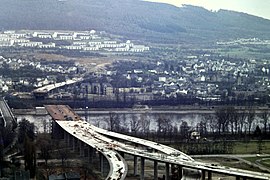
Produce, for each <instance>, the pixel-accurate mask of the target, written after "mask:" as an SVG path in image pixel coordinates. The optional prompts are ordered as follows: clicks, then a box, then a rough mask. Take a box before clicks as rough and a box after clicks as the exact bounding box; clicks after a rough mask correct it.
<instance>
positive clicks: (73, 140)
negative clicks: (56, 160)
mask: <svg viewBox="0 0 270 180" xmlns="http://www.w3.org/2000/svg"><path fill="white" fill-rule="evenodd" d="M76 141H77V138H75V137H72V151H74V152H75V151H76Z"/></svg>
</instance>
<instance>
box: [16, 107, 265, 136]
mask: <svg viewBox="0 0 270 180" xmlns="http://www.w3.org/2000/svg"><path fill="white" fill-rule="evenodd" d="M79 115H80V116H81V117H82V119H86V120H87V121H88V122H89V123H91V124H93V125H95V126H97V127H101V128H104V129H107V128H108V120H109V119H110V116H109V114H89V115H85V114H79ZM160 117H161V118H166V119H170V120H171V125H172V126H173V127H175V126H176V127H178V128H179V126H180V125H181V124H182V122H184V121H185V122H187V124H188V125H189V126H191V127H194V128H195V127H196V126H197V124H198V123H199V122H200V121H201V120H202V119H203V118H204V114H163V115H161V114H152V113H140V112H138V113H137V114H121V113H119V114H118V113H117V114H116V118H118V119H119V121H120V126H123V127H128V128H129V129H130V124H131V121H132V120H138V121H143V120H149V121H150V131H156V130H157V123H156V120H157V119H158V118H160ZM17 118H18V121H20V120H21V119H23V118H25V119H27V120H29V121H30V122H33V123H34V124H35V127H36V131H38V132H44V131H46V132H49V129H50V128H49V127H50V121H51V117H50V116H49V115H43V116H40V115H17ZM257 124H259V125H260V126H261V127H263V125H262V124H261V122H260V118H258V117H256V118H255V120H254V125H253V128H255V126H256V125H257Z"/></svg>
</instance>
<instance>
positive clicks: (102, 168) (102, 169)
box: [99, 152, 104, 176]
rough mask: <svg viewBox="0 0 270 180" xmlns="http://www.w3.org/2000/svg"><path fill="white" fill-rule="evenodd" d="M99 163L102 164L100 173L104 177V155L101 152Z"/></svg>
mask: <svg viewBox="0 0 270 180" xmlns="http://www.w3.org/2000/svg"><path fill="white" fill-rule="evenodd" d="M99 163H100V172H101V175H102V176H103V173H104V157H103V154H102V153H101V152H100V153H99Z"/></svg>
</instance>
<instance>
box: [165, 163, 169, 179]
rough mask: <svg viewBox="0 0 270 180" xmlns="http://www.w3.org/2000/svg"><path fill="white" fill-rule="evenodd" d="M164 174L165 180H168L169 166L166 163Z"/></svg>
mask: <svg viewBox="0 0 270 180" xmlns="http://www.w3.org/2000/svg"><path fill="white" fill-rule="evenodd" d="M165 166H166V174H165V180H169V179H170V164H169V163H166V165H165Z"/></svg>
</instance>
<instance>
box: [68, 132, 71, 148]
mask: <svg viewBox="0 0 270 180" xmlns="http://www.w3.org/2000/svg"><path fill="white" fill-rule="evenodd" d="M70 138H71V137H70V135H69V134H67V141H68V144H67V145H68V147H70Z"/></svg>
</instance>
